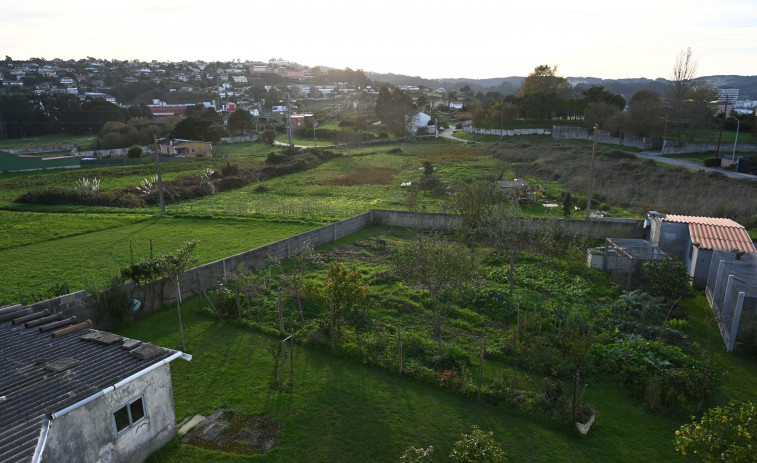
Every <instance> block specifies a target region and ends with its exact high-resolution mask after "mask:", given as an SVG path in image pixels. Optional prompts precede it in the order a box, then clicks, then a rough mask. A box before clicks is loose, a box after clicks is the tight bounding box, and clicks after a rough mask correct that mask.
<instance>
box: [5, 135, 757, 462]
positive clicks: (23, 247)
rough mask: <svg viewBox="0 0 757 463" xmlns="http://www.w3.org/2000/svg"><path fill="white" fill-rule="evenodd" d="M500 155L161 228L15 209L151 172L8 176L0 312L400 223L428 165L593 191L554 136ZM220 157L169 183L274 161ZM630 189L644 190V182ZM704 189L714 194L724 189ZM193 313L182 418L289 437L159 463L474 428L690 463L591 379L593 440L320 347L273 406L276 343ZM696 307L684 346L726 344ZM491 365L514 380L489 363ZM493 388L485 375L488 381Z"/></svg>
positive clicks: (666, 430)
mask: <svg viewBox="0 0 757 463" xmlns="http://www.w3.org/2000/svg"><path fill="white" fill-rule="evenodd" d="M495 138H497V141H498V137H495ZM475 139H476V140H479V139H478V138H475ZM494 146H496V148H495V149H502V150H504V151H507V153H506V154H508V155H510V154H513V156H512V157H508V156H503V158H502V159H496V158H495V157H493V156H491V155H490V154H491V152H492V151H491V149H490V145H487V144H486V143H484V142H482V141H476V142H475V143H471V144H466V145H463V144H460V143H455V142H451V141H448V140H437V141H427V142H421V143H406V144H404V149H401V148H402V147H403V145H400V144H394V145H382V146H365V147H356V148H354V149H352V150H350V151H351V156H344V157H341V158H335V159H332V160H331V161H329V162H326V163H324V164H322V165H320V166H319V167H317V168H315V169H312V170H309V171H305V172H299V173H294V174H289V175H286V176H282V177H278V178H274V179H270V180H267V181H265V182H263V185H264V186H265V190H266V191H259V190H258V189H257V188H258V185H257V184H252V185H249V186H247V187H243V188H240V189H237V190H232V191H227V192H224V193H219V194H216V195H212V196H206V197H203V198H199V199H195V200H190V201H184V202H182V203H179V204H173V205H169V206H168V208H167V210H168V215H167V216H166V217H160V216H159V215H158V209H157V207H151V208H146V209H137V210H121V209H115V208H87V207H81V206H29V205H23V204H18V203H14V202H13V200H14V199H15V198H17V197H18V196H19V195H20V194H21V193H23V192H25V191H28V190H29V189H34V188H38V187H43V186H46V185H72V186H73V185H74V184H75V182H76V180H77V179H79V178H81V177H88V178H92V177H97V178H99V179H101V180H102V187H103V188H125V187H128V186H134V185H137V184H139V182H140V181H141V180H142V179H143V178H144V177H147V176H151V175H152V174H153V172H154V171H153V167H152V165H149V164H148V165H142V166H129V167H114V168H102V169H87V170H79V171H48V172H30V173H20V174H2V175H0V222H2V227H0V275H3V278H2V280H0V301H3V302H5V303H9V302H16V301H18V299H19V294H18V290H19V288H18V287H19V286H20V287H21V290H22V291H23V292H24V294H25V295H26V296H27V298H28V295H29V293H31V292H37V291H40V290H41V289H43V288H45V287H48V286H49V285H52V284H55V283H60V282H68V283H69V285H70V288H71V290H78V289H85V288H86V287H87V286H88V282H89V283H94V284H98V285H102V284H104V283H105V282H106V281H107V280H108V275H109V273H110V272H113V271H117V270H118V269H119V268H120V267H121V266H123V265H124V264H126V263H128V262H129V261H130V260H131V259H138V258H140V257H142V256H146V255H148V254H149V252H150V245H151V243H152V247H153V249H154V250H155V252H158V251H161V250H167V251H173V250H174V249H176V247H178V245H179V244H180V243H182V242H183V241H185V240H188V239H197V240H198V242H199V244H198V247H197V249H196V252H197V255H198V256H199V258H200V261H201V262H210V261H213V260H216V259H218V258H221V257H225V256H228V255H232V254H235V253H238V252H242V251H245V250H248V249H251V248H254V247H256V246H260V245H262V244H267V243H270V242H273V241H276V240H278V239H281V238H285V237H288V236H291V235H293V234H296V233H300V232H303V231H306V230H310V229H313V228H315V227H318V226H321V225H323V224H325V223H328V222H332V221H334V220H338V219H341V218H344V217H348V216H351V215H354V214H356V213H360V212H364V211H365V210H367V209H369V208H371V207H388V208H396V209H405V208H406V206H407V204H408V200H409V199H410V198H409V197H408V192H407V190H406V189H403V188H402V187H400V183H402V182H406V181H417V180H418V179H419V178H420V176H421V175H422V167H423V163H424V162H431V163H432V164H433V165H434V166H435V167H436V169H435V171H434V172H435V175H437V176H438V177H439V178H440V179H441V180H442V181H444V182H450V183H452V182H455V181H461V180H462V181H465V180H472V179H476V178H488V179H494V178H496V177H497V176H498V174H499V173H502V174H503V175H505V176H506V177H511V176H515V175H516V173H518V174H519V175H523V176H525V177H526V178H527V179H528V180H529V182H533V183H542V184H543V186H545V187H546V188H547V192H548V196H549V198H548V199H550V200H555V199H556V197H557V196H559V194H560V193H561V192H562V191H566V190H567V189H568V188H573V190H572V191H573V192H574V193H576V190H579V191H581V192H582V191H584V188H583V186H566V185H570V181H571V180H573V178H574V177H575V178H578V177H579V173H575V174H571V173H569V172H571V171H569V170H568V168H567V167H561V166H562V165H560V166H557V163H556V161H555V160H560V159H562V158H566V159H569V160H570V159H579V161H580V160H581V159H582V156H585V151H586V148H587V146H588V145H587V144H585V143H584V144H581V143H573V144H571V143H568V144H564V143H554V142H552V141H551V140H546V137H540V138H534V137H531V136H522V137H511V140H509V141H506V142H505V143H503V144H498V145H494ZM616 148H617V147H613V148H604V147H603V148H602V149H603V153H604V154H603V155H604V158H603V159H604V161H605V162H606V164H604V166H605V168H606V169H608V170H611V167H612V166H618V165H620V166H621V168H622V170H623V172H626V173H628V172H633V169H634V168H635V167H634V166H638V165H642V166H643V167H644V168H645V169H647V170H645V171H644V175H646V176H650V177H649V178H654V179H655V180H654V182H655V183H654V184H655V185H657V184H660V183H659V182H662V180H660V179H662V178H665V177H664V176H663V174H662V173H661V172H663V171H664V172H665V173H672V174H674V175H675V176H677V178H678V177H681V176H682V174H681V173H680V172H678V171H673V170H669V169H667V170H666V169H662V168H659V170H655V169H657V168H655V169H653V168H652V167H651V166H649V165H647V164H643V162H642V161H637V160H631V159H626V158H623V157H620V156H614V154H613V153H614V151H612V150H614V149H616ZM0 149H1V148H0ZM217 149H218V151H217V154H220V155H221V156H223V157H222V158H217V159H209V160H189V159H186V160H181V161H176V162H169V163H164V164H163V165H162V166H163V171H164V178H166V179H176V178H180V177H184V176H199V175H200V173H202V172H203V171H204V170H205V169H206V168H208V167H210V168H214V169H220V168H222V167H223V166H224V165H225V164H226V163H229V162H230V163H232V164H238V165H240V166H252V165H260V164H261V163H264V162H265V156H267V154H268V153H270V152H271V151H274V150H277V148H272V147H268V146H266V145H264V144H262V143H250V144H240V145H220V146H218V147H217ZM344 152H345V153H346V151H344ZM566 165H567V164H566ZM388 167H390V168H391V169H392V172H391V173H390V174H388V175H389V176H390V179H389V180H388V183H387V180H381V181H377V180H372V179H374V177H373V176H372V175H369V174H368V173H370V172H373V171H375V170H378V169H386V168H388ZM584 170H585V169H584ZM576 172H577V171H576ZM634 175H636V174H634ZM639 175H641V174H639ZM657 175H659V176H660V177H657ZM392 176H393V177H392ZM356 178H357V179H358V180H357V181H354V179H356ZM633 178H634V179H636V181H638V182H639V183H641V180H639V179H638V178H637V177H633ZM645 178H646V177H645ZM347 179H349V181H348V180H347ZM684 180H686V179H684ZM684 180H680V181H679V182H678V183H679V184H680V185H681V186H682V188H685V191H686V192H687V193H686V194H692V193H691V192H692V191H700V190H701V189H699V190H697V189H692V188H691V183H690V182H688V180H687V181H684ZM695 180H701V179H695ZM716 180H717V179H716ZM353 181H354V183H353ZM717 181H719V180H717ZM614 182H615V184H614V185H613V182H612V181H610V182H605V183H606V185H605V186H604V190H600V189H598V190H597V191H598V192H599V193H600V194H601V195H602V199H601V201H605V202H608V203H611V204H610V205H611V206H613V209H612V210H613V214H614V215H632V214H634V213H636V211H635V209H634V208H632V207H627V208H618V207H617V206H618V205H620V204H621V203H623V205H625V203H629V204H630V203H633V201H635V199H633V198H630V197H629V198H623V199H622V200H621V199H617V200H616V199H614V197H613V196H612V195H611V194H610V193H611V192H612V189H613V188H615V189H617V187H618V182H619V181H618V180H614ZM579 183H580V182H579ZM702 184H703V183H700V185H702ZM713 185H715V184H713ZM718 185H720V184H719V183H718V184H717V185H715V186H713V187H712V188H713V189H714V188H716V187H718V188H719V186H718ZM701 191H702V194H707V191H714V190H701ZM673 194H674V193H670V195H673ZM688 202H691V201H688ZM418 207H419V208H420V209H425V210H429V211H438V210H442V208H443V204H442V200H441V199H440V198H439V197H437V196H433V195H430V194H427V193H424V192H422V193H421V194H419V197H418ZM527 212H528V213H529V214H532V215H543V214H560V213H561V209H557V210H553V211H552V212H546V210H545V209H544V208H542V207H541V206H534V207H533V208H531V209H529V210H528V211H527ZM582 214H583V212H576V213H574V215H575V216H581V215H582ZM27 302H28V300H27ZM198 304H205V302H204V301H197V300H189V301H187V302H186V303H185V304H184V305H183V307H184V312H183V313H184V323H185V330H186V333H185V334H186V336H187V350H188V351H189V352H190V353H191V354H193V356H194V359H193V360H192V362H183V361H176V362H174V363H173V364H172V366H171V368H172V371H173V375H174V393H175V402H176V410H177V418H178V419H179V420H181V419H183V418H184V417H187V416H191V415H193V414H195V413H203V414H208V413H211V412H212V411H214V410H216V409H218V408H225V409H229V410H233V411H237V412H240V413H249V414H253V415H258V416H264V417H267V418H270V419H274V420H279V421H282V422H283V423H284V427H283V429H282V431H281V433H280V441H279V444H278V445H277V447H276V448H275V449H274V450H272V451H271V452H269V453H268V454H266V455H265V456H263V457H262V458H258V457H239V456H234V455H230V454H222V453H219V452H211V451H207V450H200V449H196V448H194V447H190V446H184V445H179V444H178V442H176V441H175V442H174V443H172V444H171V445H169V446H167V447H166V448H165V449H163V450H162V451H161V452H159V454H158V455H156V456H155V457H154V458H153V460H152V461H155V462H185V461H188V462H192V461H196V462H200V461H202V462H204V461H228V462H237V461H259V460H262V461H282V462H283V461H329V462H330V461H350V462H351V461H397V460H398V459H399V456H400V455H401V454H402V452H403V451H404V450H405V449H406V448H407V447H408V446H410V445H415V446H428V445H433V446H434V447H435V448H436V449H437V453H436V457H435V458H434V461H446V458H444V457H446V455H448V454H449V452H450V450H451V448H452V445H453V443H454V442H455V441H456V440H457V439H458V438H459V437H460V434H461V433H463V432H467V431H468V430H469V427H470V425H471V424H478V425H479V426H480V427H481V428H482V429H483V430H485V431H493V432H494V433H495V439H496V440H497V441H498V442H500V443H501V444H502V447H503V448H504V449H505V450H506V451H507V452H508V453H509V454H510V456H511V461H527V462H553V461H554V462H584V461H585V462H594V461H612V462H616V461H617V462H637V461H645V460H646V461H672V462H675V461H688V460H687V459H686V458H683V457H680V456H678V455H677V454H675V452H674V450H673V446H672V444H671V441H672V438H673V432H674V431H675V429H676V428H677V427H678V426H680V425H681V424H683V423H684V422H685V421H686V419H684V418H681V417H673V416H668V415H665V414H663V413H659V412H658V413H650V412H647V411H645V409H644V406H643V404H642V403H641V401H638V400H634V399H630V398H629V396H628V394H626V393H625V392H624V391H623V387H622V386H621V385H619V384H616V383H614V382H612V381H611V380H609V379H607V378H602V377H587V378H585V381H586V382H587V383H589V384H590V386H589V388H588V389H587V391H586V397H585V400H586V401H588V402H590V403H592V404H594V405H596V407H597V409H598V410H599V415H598V417H597V422H596V424H595V425H594V427H592V431H591V432H590V434H589V436H588V437H586V438H579V437H577V436H575V435H573V434H572V433H570V432H565V430H563V429H557V428H556V427H555V426H554V425H552V424H549V423H547V422H546V421H545V420H544V419H543V418H541V417H539V416H533V415H527V414H526V413H525V412H523V411H522V410H518V409H511V408H507V407H506V406H503V405H498V406H492V405H489V404H487V403H485V401H482V402H475V401H471V400H469V399H466V398H463V397H461V396H458V395H455V394H452V393H449V392H448V391H444V390H441V389H439V388H437V387H434V386H432V385H429V384H425V383H423V384H421V383H418V382H416V381H414V380H412V379H409V378H407V377H398V376H397V375H396V374H395V373H393V372H391V371H385V370H383V369H379V368H376V367H369V366H366V365H363V364H362V363H360V362H356V361H352V360H348V359H341V358H335V357H334V356H331V355H328V354H327V353H325V352H323V351H320V350H317V349H311V348H304V347H298V348H297V350H296V354H295V383H294V385H289V386H288V387H287V389H286V390H285V392H284V393H279V392H277V390H276V389H275V388H273V387H272V386H271V379H272V369H273V365H272V359H271V354H270V353H269V352H268V350H269V348H270V345H271V344H272V343H273V342H274V341H275V339H274V338H272V337H268V336H266V335H264V334H260V333H258V332H256V331H254V330H253V329H251V327H250V326H248V325H245V324H241V323H237V322H219V321H217V320H216V319H213V318H211V317H208V316H207V315H206V314H205V313H204V312H201V309H200V308H198ZM686 307H687V310H688V313H689V317H690V322H691V324H690V329H689V331H688V334H690V335H691V336H694V337H696V339H698V340H699V341H700V342H701V343H702V344H703V345H705V344H706V345H714V346H720V345H721V343H722V341H721V340H720V337H719V334H718V333H717V329H715V328H714V326H713V325H712V324H711V320H710V318H709V317H708V316H707V311H706V310H705V309H703V307H705V302H704V298H703V296H701V295H699V296H698V297H697V298H695V299H692V300H690V301H687V302H686ZM175 316H176V312H175V307H174V308H170V307H169V308H167V309H166V310H163V311H160V312H156V313H154V314H151V315H149V316H147V317H146V318H144V319H143V320H141V321H138V322H136V323H135V324H133V325H130V326H126V327H122V328H121V329H120V332H121V333H122V334H124V335H127V336H130V337H134V338H137V339H141V340H143V341H150V342H154V343H156V344H158V345H163V346H166V347H171V348H177V347H178V345H179V335H178V331H177V329H176V321H175ZM460 326H462V325H460ZM712 352H713V357H714V360H715V362H716V363H717V364H718V365H719V366H720V367H721V368H723V369H724V371H726V379H725V380H724V381H723V385H722V388H721V390H720V392H719V393H718V397H717V400H718V401H719V402H725V401H727V400H728V399H730V398H740V399H751V400H756V399H757V380H756V378H757V374H756V372H757V367H755V363H754V362H753V361H751V360H746V359H743V358H739V357H735V356H733V355H728V354H725V353H724V352H722V349H720V348H719V347H718V348H715V349H713V350H712ZM491 364H492V365H496V366H497V367H499V368H504V369H507V368H510V366H508V365H506V364H499V363H497V362H495V361H492V362H491ZM492 374H493V373H492V372H491V371H487V372H485V375H486V376H487V378H491V375H492ZM521 374H523V376H524V378H529V380H533V381H540V380H541V378H540V376H539V375H538V374H529V373H521Z"/></svg>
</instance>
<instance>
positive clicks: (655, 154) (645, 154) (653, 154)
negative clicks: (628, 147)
mask: <svg viewBox="0 0 757 463" xmlns="http://www.w3.org/2000/svg"><path fill="white" fill-rule="evenodd" d="M627 153H631V154H633V155H635V156H636V157H639V158H643V159H652V160H655V161H657V162H661V163H663V164H670V165H673V166H681V167H685V168H687V169H691V170H703V171H705V172H718V173H720V174H723V175H725V176H726V177H730V178H737V179H744V180H757V175H751V174H743V173H741V172H734V171H732V170H726V169H720V168H717V167H705V166H702V165H699V164H696V163H694V162H691V161H686V160H683V159H674V158H666V157H664V156H663V155H662V153H661V152H659V151H642V152H640V153H633V152H631V151H627Z"/></svg>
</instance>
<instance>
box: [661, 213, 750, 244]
mask: <svg viewBox="0 0 757 463" xmlns="http://www.w3.org/2000/svg"><path fill="white" fill-rule="evenodd" d="M663 220H665V221H667V222H677V223H686V224H689V234H690V235H691V242H692V243H697V242H698V243H699V248H700V249H720V250H723V251H731V250H733V249H738V250H739V251H744V252H757V249H756V248H755V246H754V243H753V242H752V239H751V238H750V237H749V233H747V231H746V228H744V227H743V226H742V225H740V224H739V223H738V222H734V221H733V220H731V219H721V218H716V217H693V216H686V215H670V214H668V215H667V216H666V217H665V218H664V219H663Z"/></svg>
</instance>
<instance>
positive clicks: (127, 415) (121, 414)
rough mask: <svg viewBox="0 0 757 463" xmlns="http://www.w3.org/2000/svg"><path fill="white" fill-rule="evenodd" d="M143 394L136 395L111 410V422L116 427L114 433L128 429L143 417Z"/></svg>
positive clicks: (117, 433)
mask: <svg viewBox="0 0 757 463" xmlns="http://www.w3.org/2000/svg"><path fill="white" fill-rule="evenodd" d="M145 415H146V412H145V401H144V396H140V397H137V398H136V399H134V400H132V401H131V402H129V403H127V404H126V405H124V406H123V407H121V408H119V409H118V410H116V411H115V412H113V424H114V426H115V427H116V435H119V434H121V433H123V432H124V431H126V430H127V429H129V428H130V427H131V426H134V425H135V424H137V423H139V422H140V421H142V420H143V419H144V418H145Z"/></svg>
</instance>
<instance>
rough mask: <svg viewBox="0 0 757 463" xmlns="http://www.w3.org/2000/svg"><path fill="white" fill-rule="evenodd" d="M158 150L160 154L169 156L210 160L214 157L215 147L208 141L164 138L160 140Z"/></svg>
mask: <svg viewBox="0 0 757 463" xmlns="http://www.w3.org/2000/svg"><path fill="white" fill-rule="evenodd" d="M158 149H159V150H160V154H165V155H168V156H184V157H188V158H197V157H199V158H209V157H212V156H213V145H212V144H211V143H210V142H207V141H196V140H182V139H179V138H175V139H170V140H169V139H167V138H163V139H160V140H158Z"/></svg>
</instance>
